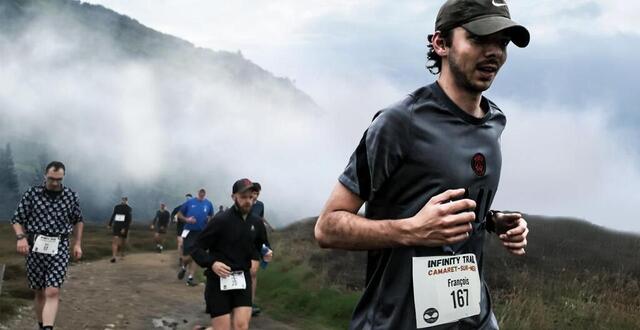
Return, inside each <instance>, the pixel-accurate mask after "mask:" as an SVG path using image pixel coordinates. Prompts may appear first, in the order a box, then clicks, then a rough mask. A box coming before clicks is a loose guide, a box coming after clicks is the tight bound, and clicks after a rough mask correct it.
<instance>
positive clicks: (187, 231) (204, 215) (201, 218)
mask: <svg viewBox="0 0 640 330" xmlns="http://www.w3.org/2000/svg"><path fill="white" fill-rule="evenodd" d="M206 196H207V192H206V191H205V190H204V188H203V189H200V190H199V191H198V197H196V198H192V199H190V200H188V201H186V202H185V203H184V204H182V207H181V208H180V211H178V219H179V220H180V221H183V222H184V223H185V225H184V229H183V230H182V238H183V239H184V242H183V244H182V249H183V251H182V267H180V271H178V279H180V280H181V279H183V278H184V275H185V273H186V272H187V270H188V271H189V276H188V277H187V285H188V286H195V285H197V284H196V283H195V281H194V280H193V274H194V273H195V271H196V267H197V266H196V265H195V264H193V262H191V255H190V254H191V252H192V250H193V248H194V246H195V244H196V240H197V239H198V235H200V232H202V230H203V229H204V227H205V226H206V225H207V223H208V222H209V220H210V219H211V218H212V217H213V204H212V203H211V202H210V201H209V200H208V199H206V198H205V197H206Z"/></svg>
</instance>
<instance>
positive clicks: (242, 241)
mask: <svg viewBox="0 0 640 330" xmlns="http://www.w3.org/2000/svg"><path fill="white" fill-rule="evenodd" d="M253 189H254V188H253V183H252V182H251V181H250V180H248V179H241V180H238V181H236V183H235V184H234V185H233V195H232V197H233V200H234V206H232V207H231V208H229V209H228V210H226V211H224V212H222V213H219V214H217V215H216V216H215V217H214V218H213V220H212V221H210V222H209V224H208V225H207V227H206V228H205V229H204V230H203V231H202V233H200V236H199V237H198V241H197V243H196V246H195V248H194V250H193V252H192V253H191V256H192V257H193V260H195V261H196V263H197V264H198V265H200V266H201V267H204V268H206V271H205V274H206V276H207V287H206V289H205V298H206V299H205V300H206V304H207V312H209V314H210V315H211V320H212V322H211V323H212V326H213V328H214V329H216V330H217V329H231V319H232V315H231V314H233V328H234V329H247V328H248V327H249V320H250V319H251V303H252V299H251V277H250V274H249V271H250V268H251V258H252V256H254V255H255V251H256V250H257V249H258V247H262V244H268V242H267V240H266V237H265V235H263V234H260V233H266V229H265V228H264V224H263V223H262V221H261V220H260V218H258V217H256V216H254V215H251V214H250V212H249V211H250V209H251V206H252V191H253ZM272 255H273V253H272V252H271V251H269V252H268V253H267V254H266V255H265V260H267V261H270V260H271V257H272Z"/></svg>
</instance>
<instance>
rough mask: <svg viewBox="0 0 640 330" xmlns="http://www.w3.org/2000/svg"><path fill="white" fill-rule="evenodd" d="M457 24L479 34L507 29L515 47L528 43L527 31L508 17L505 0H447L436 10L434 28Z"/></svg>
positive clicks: (450, 26)
mask: <svg viewBox="0 0 640 330" xmlns="http://www.w3.org/2000/svg"><path fill="white" fill-rule="evenodd" d="M458 26H462V27H463V28H465V29H466V30H467V31H469V32H471V33H473V34H475V35H479V36H486V35H489V34H493V33H496V32H499V31H503V30H507V29H508V30H509V31H508V32H509V34H510V36H511V41H512V42H513V43H514V44H515V45H516V46H518V47H526V46H527V45H528V44H529V39H530V35H529V31H528V30H527V29H526V28H525V27H524V26H522V25H520V24H518V23H516V22H514V21H512V20H511V15H510V14H509V8H508V7H507V2H506V0H448V1H447V2H445V3H444V5H442V7H440V11H439V12H438V17H437V18H436V31H447V30H451V29H453V28H456V27H458Z"/></svg>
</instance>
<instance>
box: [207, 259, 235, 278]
mask: <svg viewBox="0 0 640 330" xmlns="http://www.w3.org/2000/svg"><path fill="white" fill-rule="evenodd" d="M211 270H213V272H214V273H216V275H218V276H220V277H222V278H225V277H227V276H229V275H231V268H230V267H229V266H227V265H225V264H223V263H222V262H220V261H216V262H214V263H213V265H211Z"/></svg>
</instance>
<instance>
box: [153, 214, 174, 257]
mask: <svg viewBox="0 0 640 330" xmlns="http://www.w3.org/2000/svg"><path fill="white" fill-rule="evenodd" d="M170 220H171V213H169V211H167V206H166V204H165V203H160V209H159V210H158V211H157V212H156V216H155V217H154V218H153V223H152V224H151V230H154V229H155V231H156V232H155V233H154V234H153V239H154V241H155V243H156V250H158V252H159V253H160V252H162V250H164V234H166V233H167V226H169V221H170Z"/></svg>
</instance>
